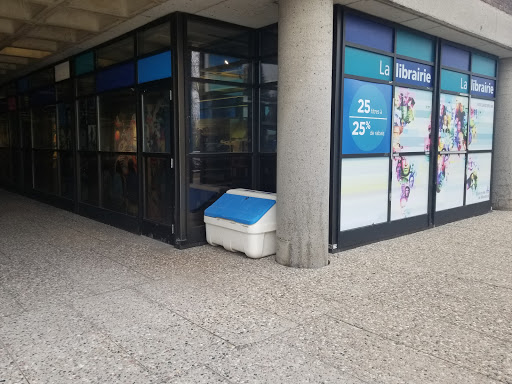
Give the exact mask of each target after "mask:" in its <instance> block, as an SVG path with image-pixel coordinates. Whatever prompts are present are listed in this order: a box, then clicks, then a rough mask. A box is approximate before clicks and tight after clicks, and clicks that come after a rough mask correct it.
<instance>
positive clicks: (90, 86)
mask: <svg viewBox="0 0 512 384" xmlns="http://www.w3.org/2000/svg"><path fill="white" fill-rule="evenodd" d="M95 91H96V78H95V77H94V75H89V76H83V77H79V78H77V79H76V94H77V95H78V96H85V95H90V94H92V93H94V92H95Z"/></svg>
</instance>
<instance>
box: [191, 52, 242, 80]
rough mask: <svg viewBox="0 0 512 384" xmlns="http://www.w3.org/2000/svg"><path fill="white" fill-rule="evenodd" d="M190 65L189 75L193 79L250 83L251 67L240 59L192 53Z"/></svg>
mask: <svg viewBox="0 0 512 384" xmlns="http://www.w3.org/2000/svg"><path fill="white" fill-rule="evenodd" d="M190 64H191V68H190V74H191V76H192V77H195V78H200V79H207V80H219V81H228V82H234V83H249V82H250V81H251V72H250V69H251V65H250V64H249V62H248V61H247V60H243V59H240V58H236V57H231V56H227V55H216V54H212V53H203V52H196V51H192V52H191V62H190Z"/></svg>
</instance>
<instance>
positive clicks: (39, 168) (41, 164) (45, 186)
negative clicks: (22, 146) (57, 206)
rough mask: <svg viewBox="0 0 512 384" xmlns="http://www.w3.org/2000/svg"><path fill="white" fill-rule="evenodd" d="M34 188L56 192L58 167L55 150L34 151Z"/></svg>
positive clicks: (51, 192) (57, 188)
mask: <svg viewBox="0 0 512 384" xmlns="http://www.w3.org/2000/svg"><path fill="white" fill-rule="evenodd" d="M33 154H34V189H37V190H39V191H42V192H46V193H50V194H57V193H58V190H59V187H58V168H57V152H54V151H34V152H33Z"/></svg>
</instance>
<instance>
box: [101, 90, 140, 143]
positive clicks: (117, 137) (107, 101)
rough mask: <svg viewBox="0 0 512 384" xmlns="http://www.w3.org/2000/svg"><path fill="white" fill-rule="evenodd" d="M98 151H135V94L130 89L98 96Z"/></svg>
mask: <svg viewBox="0 0 512 384" xmlns="http://www.w3.org/2000/svg"><path fill="white" fill-rule="evenodd" d="M99 107H100V150H101V151H108V152H136V151H137V123H136V114H135V111H136V101H135V93H134V91H133V90H131V89H124V90H121V91H115V92H110V93H108V94H104V95H101V96H99Z"/></svg>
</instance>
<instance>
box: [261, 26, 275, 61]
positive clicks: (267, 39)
mask: <svg viewBox="0 0 512 384" xmlns="http://www.w3.org/2000/svg"><path fill="white" fill-rule="evenodd" d="M260 39H261V40H260V56H269V55H277V40H278V39H277V24H273V25H270V26H268V27H265V28H262V29H261V32H260Z"/></svg>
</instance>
